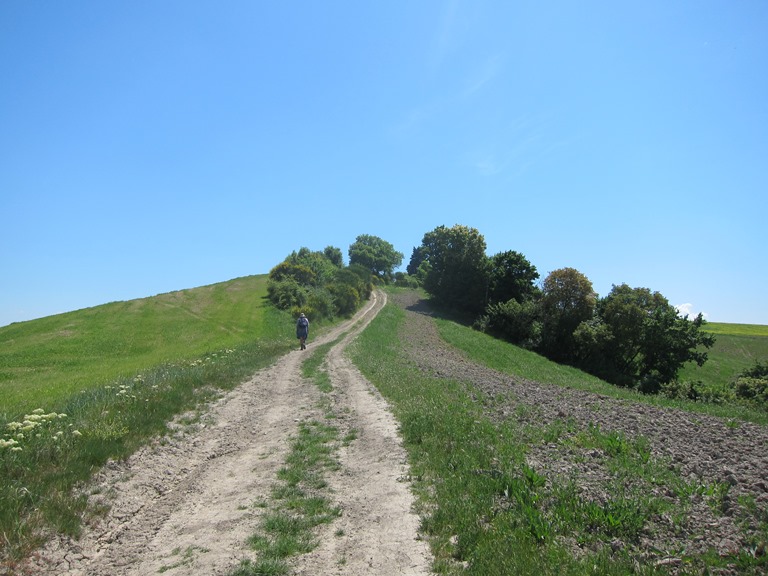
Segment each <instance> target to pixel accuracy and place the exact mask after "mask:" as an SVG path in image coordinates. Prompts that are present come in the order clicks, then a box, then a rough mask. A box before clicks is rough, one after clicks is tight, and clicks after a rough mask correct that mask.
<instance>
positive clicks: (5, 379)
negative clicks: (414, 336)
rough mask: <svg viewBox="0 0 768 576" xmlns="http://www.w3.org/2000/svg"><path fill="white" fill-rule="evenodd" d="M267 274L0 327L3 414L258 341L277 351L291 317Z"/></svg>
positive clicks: (51, 404) (51, 405) (56, 403)
mask: <svg viewBox="0 0 768 576" xmlns="http://www.w3.org/2000/svg"><path fill="white" fill-rule="evenodd" d="M266 280H267V276H265V275H261V276H248V277H244V278H238V279H236V280H232V281H229V282H222V283H219V284H212V285H210V286H204V287H201V288H195V289H191V290H182V291H178V292H170V293H168V294H161V295H159V296H155V297H152V298H142V299H139V300H131V301H127V302H113V303H111V304H105V305H102V306H96V307H94V308H88V309H85V310H79V311H76V312H69V313H66V314H59V315H56V316H50V317H47V318H41V319H39V320H33V321H30V322H21V323H15V324H11V325H9V326H5V327H2V328H0V397H2V399H3V401H2V407H0V416H1V415H3V414H4V415H5V417H6V418H9V419H12V418H16V417H18V416H21V415H22V414H23V413H25V412H28V411H30V410H33V409H35V408H44V409H45V410H61V408H62V406H63V405H64V404H66V402H67V400H68V399H69V398H70V397H71V396H72V395H73V394H75V393H78V392H81V391H83V390H87V389H92V388H96V387H99V386H103V385H105V384H107V383H108V382H110V381H112V380H115V379H117V378H120V377H126V376H130V375H133V374H135V373H136V372H138V371H140V370H146V369H147V368H150V367H152V366H156V365H159V364H162V363H166V362H172V361H177V360H184V359H194V358H197V357H200V356H201V355H203V354H205V353H206V352H211V351H215V350H221V349H224V348H231V347H237V346H239V345H242V344H245V343H247V342H252V341H254V340H262V341H263V342H264V343H265V345H270V346H275V347H276V350H275V351H277V348H282V347H284V346H285V344H286V340H285V336H286V335H288V336H289V335H290V334H291V331H292V320H291V319H290V318H289V317H288V316H287V315H285V314H283V313H279V312H277V311H276V310H275V309H274V308H271V307H270V306H268V304H267V301H266V300H265V296H266ZM267 343H269V344H267Z"/></svg>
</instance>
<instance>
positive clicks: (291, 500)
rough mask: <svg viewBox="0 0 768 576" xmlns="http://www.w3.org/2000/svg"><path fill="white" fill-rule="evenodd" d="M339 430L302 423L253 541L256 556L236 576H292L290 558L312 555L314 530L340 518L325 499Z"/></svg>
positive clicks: (235, 573)
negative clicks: (287, 575)
mask: <svg viewBox="0 0 768 576" xmlns="http://www.w3.org/2000/svg"><path fill="white" fill-rule="evenodd" d="M338 436H339V434H338V430H337V429H336V428H335V427H333V426H328V425H327V424H323V423H320V422H317V421H310V422H303V423H301V424H300V425H299V432H298V435H297V436H296V438H294V440H293V443H292V446H291V451H290V453H289V455H288V457H287V459H286V463H285V466H284V467H283V468H281V469H280V471H279V472H278V480H279V482H278V483H277V484H276V485H275V487H274V488H273V490H272V497H273V502H274V503H273V504H272V507H271V510H270V511H269V512H267V513H266V514H265V515H264V517H263V518H262V520H261V524H260V529H259V531H258V532H257V533H256V534H254V535H253V536H252V537H251V538H250V544H251V547H252V548H253V549H254V550H255V551H256V552H257V553H258V559H257V560H255V561H252V560H245V561H243V562H241V564H240V565H239V566H238V568H237V569H236V570H235V571H234V572H232V576H256V575H263V574H273V575H281V574H288V573H289V564H288V560H289V559H290V558H291V557H292V556H296V555H299V554H306V553H307V552H311V551H312V550H314V548H315V547H316V546H317V540H316V539H315V536H314V532H313V530H314V529H315V528H316V527H317V526H319V525H321V524H328V523H330V522H332V521H333V520H334V519H335V518H337V517H338V516H339V515H340V514H341V511H340V509H339V508H338V507H335V506H333V505H332V503H331V501H330V499H329V498H328V496H327V491H328V490H327V482H326V480H325V478H324V474H325V472H326V471H328V470H336V469H337V468H338V463H337V462H336V459H335V458H334V456H333V454H334V451H335V445H336V443H337V442H338Z"/></svg>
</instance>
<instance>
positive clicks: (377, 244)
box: [349, 234, 403, 282]
mask: <svg viewBox="0 0 768 576" xmlns="http://www.w3.org/2000/svg"><path fill="white" fill-rule="evenodd" d="M402 262H403V253H402V252H398V251H397V250H395V247H394V246H392V244H390V243H389V242H387V241H386V240H382V239H381V238H379V237H378V236H371V235H369V234H361V235H360V236H358V237H357V239H356V240H355V242H354V243H353V244H352V245H350V247H349V263H350V265H352V264H359V265H361V266H364V267H365V268H367V269H368V270H370V272H371V274H373V275H374V276H376V277H377V278H380V279H382V280H384V281H385V282H388V281H389V279H390V278H391V277H392V271H393V270H394V269H395V268H397V267H398V266H400V264H402Z"/></svg>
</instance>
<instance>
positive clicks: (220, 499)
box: [28, 293, 431, 576]
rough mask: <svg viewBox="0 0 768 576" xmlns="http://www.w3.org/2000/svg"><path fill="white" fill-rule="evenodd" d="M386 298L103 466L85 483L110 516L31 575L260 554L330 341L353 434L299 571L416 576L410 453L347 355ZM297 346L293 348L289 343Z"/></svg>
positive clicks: (45, 558) (102, 573)
mask: <svg viewBox="0 0 768 576" xmlns="http://www.w3.org/2000/svg"><path fill="white" fill-rule="evenodd" d="M385 302H386V296H385V295H384V294H382V293H377V294H375V295H374V297H373V299H372V300H371V302H370V303H369V305H368V306H366V307H365V309H364V310H362V311H361V312H360V313H358V314H357V315H356V316H355V317H354V318H353V319H352V320H350V321H348V322H345V323H343V324H342V325H340V326H338V327H336V328H335V329H333V330H332V331H330V332H329V333H326V334H324V335H323V336H322V337H320V338H318V339H317V340H315V341H313V342H311V344H310V345H309V349H308V350H307V351H299V350H298V349H297V350H296V351H294V352H291V353H289V354H287V355H286V356H284V357H282V358H281V359H280V360H279V361H278V362H277V363H276V364H274V365H273V366H271V367H270V368H268V369H265V370H263V371H260V372H258V373H256V374H255V375H254V376H253V378H252V379H250V380H249V381H248V382H245V383H244V384H242V385H241V386H239V387H238V388H237V389H235V390H234V391H232V392H231V393H228V394H226V395H224V396H222V397H221V398H220V399H219V400H218V401H216V402H215V403H214V404H212V405H211V406H210V407H209V408H208V410H207V412H206V414H205V415H204V417H203V418H202V420H201V421H198V422H197V423H195V424H191V425H183V424H179V423H177V424H173V425H172V427H173V428H174V429H175V432H174V433H171V434H169V435H167V436H165V437H163V438H159V439H158V440H157V441H156V442H154V443H152V444H151V445H149V446H146V447H145V448H143V449H141V450H139V451H138V452H136V453H135V454H134V455H133V456H131V457H130V458H129V459H127V460H126V461H124V462H110V463H109V464H108V465H107V466H106V467H105V468H104V469H103V470H102V471H101V472H100V473H99V475H98V476H97V477H96V478H95V479H94V481H93V482H92V484H91V485H90V486H88V487H87V493H89V495H90V496H89V497H90V499H91V502H92V503H94V504H99V503H103V504H104V505H105V506H108V507H109V512H108V513H107V514H106V515H105V516H104V517H101V518H100V519H99V520H98V521H94V523H93V524H92V525H90V526H88V527H87V528H86V530H85V533H84V534H83V535H82V536H81V538H79V539H78V540H76V541H75V540H71V539H66V538H60V539H56V540H53V541H52V542H50V543H49V545H48V546H47V547H46V548H45V549H44V550H42V551H41V552H40V554H39V555H37V556H36V557H35V558H34V559H32V561H31V563H30V565H29V566H28V573H29V574H51V575H52V574H56V575H60V574H68V575H73V576H75V575H78V576H79V575H88V576H145V575H147V574H158V573H165V574H169V575H172V576H187V575H216V574H227V573H228V572H230V571H231V570H233V569H234V568H235V567H236V566H237V565H238V564H239V563H240V561H241V560H243V559H247V558H249V559H252V560H253V559H255V556H254V554H253V553H252V552H251V551H250V550H249V548H248V545H247V539H248V537H249V536H251V535H252V534H254V532H256V530H257V527H258V521H259V516H260V514H262V513H263V511H264V510H265V508H264V507H263V506H259V505H258V504H259V503H263V502H266V501H268V500H269V498H270V490H271V488H272V487H273V486H274V484H275V483H276V478H277V471H278V470H279V469H280V467H281V466H282V465H283V463H284V461H285V457H286V455H287V453H288V450H289V448H290V441H291V438H292V436H293V435H294V434H295V433H296V432H297V429H298V423H299V422H302V421H305V420H308V419H313V418H316V419H322V418H323V415H324V410H323V409H322V408H321V406H320V404H321V400H322V399H323V396H324V395H323V393H322V392H320V391H319V390H318V388H317V387H316V386H315V385H314V384H312V383H311V382H307V381H306V380H304V379H303V378H302V376H301V361H302V359H303V358H305V357H306V355H307V354H310V353H311V348H312V346H317V345H320V344H323V343H326V342H333V341H335V340H336V339H338V338H339V337H341V336H342V335H344V334H345V333H346V336H344V337H343V339H341V340H340V341H339V342H338V343H337V344H335V345H334V346H333V348H332V349H331V352H330V354H329V355H328V359H327V365H326V368H327V370H328V373H329V375H330V378H331V384H332V386H333V392H332V393H331V399H332V402H333V404H334V406H333V411H334V412H335V413H336V414H338V415H341V418H340V420H341V422H340V424H341V425H342V426H343V427H345V428H347V429H350V430H352V429H354V430H355V431H356V433H357V438H356V439H355V440H354V441H353V442H351V444H350V445H349V446H346V447H340V448H339V459H340V462H341V470H340V471H339V472H338V473H334V474H330V473H329V475H330V476H331V477H329V478H328V481H329V484H330V485H331V488H332V490H333V492H332V494H331V499H332V500H333V502H334V505H336V506H339V507H340V508H341V510H342V516H341V517H340V518H338V519H337V520H336V521H335V522H334V523H333V524H332V525H331V526H329V527H326V528H324V531H325V532H324V533H322V534H319V535H318V539H319V540H320V542H321V544H320V546H319V547H318V548H316V549H315V551H313V552H312V553H310V554H307V555H304V556H302V557H300V558H298V559H297V560H296V562H295V566H294V568H295V570H294V571H295V573H296V574H313V575H316V574H339V575H357V574H372V575H377V574H378V575H392V574H409V575H422V574H428V573H429V566H430V562H431V560H430V556H429V552H428V548H427V544H426V543H425V542H424V541H422V540H421V539H419V537H418V526H419V519H418V517H417V516H416V515H415V514H414V513H413V512H412V510H411V508H412V504H413V501H412V500H413V498H412V494H411V491H410V489H409V485H408V483H407V482H405V481H404V478H407V465H406V454H405V451H404V450H403V448H402V445H401V443H400V440H399V437H398V433H397V424H396V422H395V420H394V418H393V417H392V415H391V413H390V412H389V410H388V408H387V405H386V403H385V402H384V400H383V399H382V398H381V396H380V395H379V394H378V393H377V391H376V390H375V388H374V387H373V386H372V385H371V384H370V383H369V382H368V381H367V380H366V379H365V378H364V377H363V376H362V375H361V374H360V373H359V372H358V371H357V369H356V368H355V367H354V366H353V365H352V364H351V363H350V362H349V360H347V358H346V357H345V356H344V349H345V348H346V346H347V345H348V343H349V342H350V341H351V340H352V339H353V338H354V337H355V336H356V335H357V334H358V333H359V332H360V331H361V330H362V329H363V328H364V327H365V326H366V325H367V323H368V322H370V320H371V319H372V318H373V317H374V316H375V315H376V314H377V313H378V311H379V310H380V309H381V307H382V306H383V305H384V303H385ZM297 348H298V345H297Z"/></svg>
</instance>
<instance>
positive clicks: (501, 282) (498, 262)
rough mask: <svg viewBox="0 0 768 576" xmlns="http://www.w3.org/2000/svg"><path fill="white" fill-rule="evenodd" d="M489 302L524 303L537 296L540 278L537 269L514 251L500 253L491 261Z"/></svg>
mask: <svg viewBox="0 0 768 576" xmlns="http://www.w3.org/2000/svg"><path fill="white" fill-rule="evenodd" d="M489 276H490V277H489V286H488V301H489V302H491V303H498V302H508V301H509V300H513V299H514V300H516V301H517V302H523V301H526V300H530V299H532V298H534V296H536V294H537V288H536V285H535V282H536V280H537V279H538V277H539V273H538V272H537V271H536V267H535V266H534V265H532V264H531V263H530V262H529V261H528V259H527V258H526V257H525V256H523V255H522V254H520V253H519V252H515V251H513V250H509V251H507V252H500V253H499V254H496V255H494V256H492V257H491V259H490V273H489Z"/></svg>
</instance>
